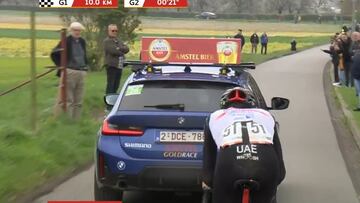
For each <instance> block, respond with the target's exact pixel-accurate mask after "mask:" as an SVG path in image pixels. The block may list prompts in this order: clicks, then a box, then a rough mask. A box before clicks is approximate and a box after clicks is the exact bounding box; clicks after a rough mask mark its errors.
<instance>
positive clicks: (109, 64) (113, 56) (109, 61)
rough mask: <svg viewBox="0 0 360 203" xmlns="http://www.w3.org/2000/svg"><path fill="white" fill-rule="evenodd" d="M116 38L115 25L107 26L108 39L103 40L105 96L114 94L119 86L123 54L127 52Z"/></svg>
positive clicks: (126, 47) (127, 48)
mask: <svg viewBox="0 0 360 203" xmlns="http://www.w3.org/2000/svg"><path fill="white" fill-rule="evenodd" d="M117 36H118V28H117V26H116V25H115V24H111V25H109V26H108V37H107V38H106V39H105V40H104V52H105V66H106V73H107V85H106V94H112V93H116V92H117V90H118V88H119V86H120V79H121V73H122V68H123V65H124V60H125V54H127V53H128V52H129V47H128V46H126V45H125V44H124V43H123V42H122V41H121V40H120V39H118V38H117Z"/></svg>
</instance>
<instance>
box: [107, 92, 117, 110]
mask: <svg viewBox="0 0 360 203" xmlns="http://www.w3.org/2000/svg"><path fill="white" fill-rule="evenodd" d="M118 97H119V95H118V94H108V95H105V96H104V102H105V104H106V107H107V109H111V108H112V107H113V106H114V105H115V103H116V101H117V99H118Z"/></svg>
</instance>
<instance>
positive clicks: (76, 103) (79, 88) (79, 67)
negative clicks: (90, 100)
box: [55, 22, 88, 120]
mask: <svg viewBox="0 0 360 203" xmlns="http://www.w3.org/2000/svg"><path fill="white" fill-rule="evenodd" d="M69 30H70V35H69V36H68V37H67V38H66V47H67V69H66V105H67V113H68V114H69V116H70V117H71V118H72V119H75V120H78V119H79V118H80V115H81V108H82V103H83V97H84V88H85V87H84V86H85V76H86V73H87V70H88V61H87V57H86V41H85V40H84V39H83V38H82V37H81V32H82V31H83V30H84V26H83V25H81V24H80V23H79V22H73V23H71V25H70V27H69ZM60 48H61V43H59V44H58V45H57V47H56V48H55V49H60ZM57 57H58V58H57V59H55V60H57V61H60V60H61V59H60V58H59V57H60V55H57ZM61 77H63V75H62V76H61ZM59 92H60V91H59ZM63 105H64V104H63V101H62V100H61V97H60V93H59V97H58V100H57V103H56V107H55V114H56V115H59V113H60V112H61V108H62V106H63Z"/></svg>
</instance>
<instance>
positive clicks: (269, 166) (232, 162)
mask: <svg viewBox="0 0 360 203" xmlns="http://www.w3.org/2000/svg"><path fill="white" fill-rule="evenodd" d="M246 146H247V148H246V150H244V149H245V147H246ZM238 147H239V148H238ZM241 147H243V148H241ZM249 149H250V151H252V152H256V153H251V152H250V154H251V156H249V153H248V152H249ZM237 150H239V152H245V153H242V154H241V153H238V151H237ZM280 177H281V174H280V167H279V160H278V158H277V156H276V153H275V150H274V147H273V145H253V146H252V149H251V145H232V146H230V147H227V148H225V149H220V151H219V152H218V154H217V161H216V168H215V174H214V183H213V203H241V201H242V191H241V190H238V189H236V188H235V186H234V183H235V181H237V180H240V179H246V180H247V179H253V180H255V181H257V182H259V183H260V188H259V190H258V191H251V192H250V198H251V203H271V201H272V199H273V198H274V196H275V195H276V190H277V186H278V184H279V182H280Z"/></svg>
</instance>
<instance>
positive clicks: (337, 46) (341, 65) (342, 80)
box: [334, 38, 346, 86]
mask: <svg viewBox="0 0 360 203" xmlns="http://www.w3.org/2000/svg"><path fill="white" fill-rule="evenodd" d="M341 46H342V43H341V40H340V39H339V38H338V39H337V40H336V43H335V45H334V50H335V52H336V53H337V55H338V57H339V64H338V70H339V73H338V75H339V82H340V84H339V85H340V86H342V85H345V83H346V80H345V64H344V57H343V53H342V47H341ZM335 85H336V86H337V84H335Z"/></svg>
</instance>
